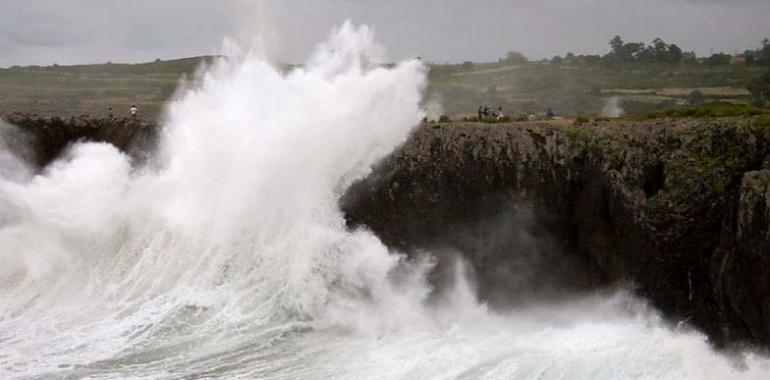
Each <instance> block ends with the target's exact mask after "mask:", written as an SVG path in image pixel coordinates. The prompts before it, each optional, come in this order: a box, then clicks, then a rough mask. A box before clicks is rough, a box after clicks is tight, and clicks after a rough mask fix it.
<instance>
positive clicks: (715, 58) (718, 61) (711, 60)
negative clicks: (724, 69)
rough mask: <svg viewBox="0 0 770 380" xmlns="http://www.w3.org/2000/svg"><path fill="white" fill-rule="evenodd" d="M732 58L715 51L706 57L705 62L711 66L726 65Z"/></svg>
mask: <svg viewBox="0 0 770 380" xmlns="http://www.w3.org/2000/svg"><path fill="white" fill-rule="evenodd" d="M732 59H733V56H731V55H730V54H725V53H715V54H712V55H711V57H708V58H706V64H707V65H711V66H717V65H727V64H729V63H730V61H731V60H732Z"/></svg>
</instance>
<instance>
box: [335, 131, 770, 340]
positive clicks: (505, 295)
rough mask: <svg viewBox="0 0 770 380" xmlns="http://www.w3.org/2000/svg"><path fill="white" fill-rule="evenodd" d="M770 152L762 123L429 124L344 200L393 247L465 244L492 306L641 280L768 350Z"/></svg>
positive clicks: (683, 313)
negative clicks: (527, 298)
mask: <svg viewBox="0 0 770 380" xmlns="http://www.w3.org/2000/svg"><path fill="white" fill-rule="evenodd" d="M769 154H770V123H769V122H768V121H767V120H766V119H763V118H740V119H719V120H705V119H704V120H676V121H674V120H671V121H650V122H646V121H641V122H635V123H633V122H616V123H601V124H599V125H583V126H580V127H575V126H565V125H555V124H548V123H542V124H533V123H518V124H493V125H487V124H471V123H465V124H453V125H450V126H447V127H444V128H434V127H433V126H430V125H429V126H423V127H421V128H420V129H419V130H418V131H416V132H415V134H414V136H413V137H412V139H411V140H410V141H409V142H408V143H407V144H406V145H405V146H403V147H402V148H401V149H399V150H398V151H397V152H395V153H394V154H393V155H392V156H391V157H390V158H388V159H387V160H385V161H384V162H383V163H381V164H380V165H379V166H378V167H377V168H375V170H374V173H373V174H372V175H371V176H370V177H369V178H367V179H365V180H363V181H361V182H359V183H357V184H355V185H354V186H353V187H351V189H350V190H349V192H348V193H347V194H346V196H345V197H344V198H343V199H342V201H341V203H342V207H343V210H344V211H345V213H346V218H347V220H348V223H349V225H350V226H351V227H354V226H359V225H365V226H367V227H368V228H370V229H371V230H372V231H374V232H375V233H376V234H377V235H378V236H380V237H381V238H382V240H383V241H384V242H385V243H386V244H388V245H389V246H391V247H393V248H396V249H399V250H402V251H404V252H407V253H414V252H419V251H420V250H425V249H429V250H432V251H434V252H439V253H440V252H445V251H449V252H458V251H459V252H462V253H463V254H464V255H465V256H466V258H467V259H468V260H470V262H471V263H472V264H473V266H474V268H475V269H476V272H477V278H478V281H479V285H480V293H481V295H482V296H483V297H484V298H486V299H487V300H489V301H490V302H491V303H492V304H495V303H500V302H502V303H504V302H506V300H508V301H510V300H514V302H518V301H520V300H521V299H522V298H526V295H527V294H529V295H530V296H532V295H534V296H535V297H537V298H543V297H554V296H559V295H562V294H565V292H567V291H581V290H586V289H595V288H601V287H605V286H613V285H615V284H632V286H634V287H635V289H637V290H638V293H639V294H640V295H642V296H644V297H646V298H648V299H649V300H650V301H652V303H653V304H655V305H656V306H657V307H658V308H660V309H661V310H662V311H663V312H664V313H665V314H666V315H667V316H669V317H670V318H671V319H672V320H674V321H683V320H687V321H690V322H691V323H693V324H695V325H696V326H697V327H699V328H701V329H702V330H703V331H705V332H706V333H707V334H708V335H709V337H710V338H711V339H712V341H713V342H714V343H715V344H716V345H719V346H721V345H726V344H729V343H738V342H740V343H749V344H758V345H764V346H768V345H770V224H769V223H770V207H769V206H768V201H769V200H770V172H768V171H767V170H766V168H767V167H768V165H767V157H768V155H769ZM762 169H765V170H762ZM522 282H523V283H522Z"/></svg>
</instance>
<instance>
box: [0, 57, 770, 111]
mask: <svg viewBox="0 0 770 380" xmlns="http://www.w3.org/2000/svg"><path fill="white" fill-rule="evenodd" d="M211 59H212V57H194V58H185V59H178V60H170V61H156V62H151V63H143V64H115V63H112V64H97V65H79V66H56V65H54V66H46V67H34V66H33V67H12V68H8V69H0V114H7V113H11V112H28V113H36V114H39V115H66V114H81V113H86V114H90V115H96V116H106V115H107V114H108V108H109V107H112V108H113V111H114V113H115V116H125V114H126V113H127V111H128V108H129V107H130V106H131V105H132V104H136V105H137V106H138V107H139V108H140V112H141V116H142V117H143V118H146V119H156V118H157V117H158V116H159V114H160V112H161V110H162V107H163V103H164V102H165V101H166V100H168V99H169V98H170V97H171V96H172V95H173V94H174V91H175V89H176V87H177V85H178V83H179V81H180V80H181V79H182V78H184V77H185V76H190V75H191V74H194V73H195V72H196V69H197V68H198V67H199V66H200V65H201V63H203V62H207V61H210V60H211ZM429 67H430V69H431V70H430V75H429V79H430V82H429V83H430V84H429V88H428V93H427V99H428V101H429V102H431V103H435V104H441V107H440V109H436V107H433V106H432V105H429V107H428V108H429V110H430V111H431V112H432V113H433V114H434V115H432V116H438V114H441V113H445V114H448V115H450V116H452V117H453V118H458V117H461V116H466V115H473V114H475V113H476V110H477V109H478V107H479V105H488V106H490V107H495V108H496V107H498V106H502V107H503V108H504V111H505V112H506V114H509V115H511V114H516V113H524V114H537V113H542V112H545V110H546V108H548V107H550V108H552V109H553V111H554V112H555V113H556V114H557V115H564V116H575V115H599V114H602V113H603V111H604V108H606V107H607V106H608V105H610V106H613V105H617V106H618V107H619V108H621V109H623V110H625V111H626V112H628V113H643V112H649V111H653V110H658V109H662V108H668V107H671V106H672V105H675V104H677V103H683V102H684V101H685V100H686V98H687V96H688V95H689V94H690V92H692V91H694V90H700V91H701V92H702V93H703V94H704V96H705V99H706V100H722V101H729V102H747V101H748V92H747V91H746V89H745V87H746V84H747V83H748V82H749V80H750V79H752V78H754V77H756V76H757V75H758V74H759V73H760V72H761V69H759V68H756V67H749V66H745V65H716V66H710V65H703V64H690V65H685V64H638V63H629V64H619V65H611V66H608V65H558V66H557V65H551V64H542V63H531V64H528V65H523V66H517V65H509V64H505V63H475V64H471V65H468V64H465V65H453V64H429ZM615 98H616V99H617V102H616V103H611V100H612V99H615Z"/></svg>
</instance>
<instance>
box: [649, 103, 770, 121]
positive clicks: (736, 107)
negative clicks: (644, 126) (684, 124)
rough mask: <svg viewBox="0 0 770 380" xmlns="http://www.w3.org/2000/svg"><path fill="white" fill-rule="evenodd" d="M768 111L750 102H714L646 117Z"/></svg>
mask: <svg viewBox="0 0 770 380" xmlns="http://www.w3.org/2000/svg"><path fill="white" fill-rule="evenodd" d="M768 113H770V112H769V111H768V110H767V109H762V108H757V107H753V106H750V105H748V104H735V103H726V102H713V103H706V104H702V105H688V106H681V107H675V108H671V109H667V110H664V111H658V112H651V113H648V114H647V115H646V116H645V117H646V118H647V119H662V118H674V119H679V118H688V117H736V116H757V115H762V114H768Z"/></svg>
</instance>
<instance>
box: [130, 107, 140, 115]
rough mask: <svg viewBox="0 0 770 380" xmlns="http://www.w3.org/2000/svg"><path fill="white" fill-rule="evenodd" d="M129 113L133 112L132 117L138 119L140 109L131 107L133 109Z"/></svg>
mask: <svg viewBox="0 0 770 380" xmlns="http://www.w3.org/2000/svg"><path fill="white" fill-rule="evenodd" d="M129 112H131V117H136V113H137V112H139V109H138V108H136V105H133V106H131V109H129Z"/></svg>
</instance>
